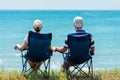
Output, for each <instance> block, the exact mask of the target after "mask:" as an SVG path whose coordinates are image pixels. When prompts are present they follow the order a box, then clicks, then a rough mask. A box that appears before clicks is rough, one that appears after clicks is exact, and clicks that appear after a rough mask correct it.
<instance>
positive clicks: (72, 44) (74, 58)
mask: <svg viewBox="0 0 120 80" xmlns="http://www.w3.org/2000/svg"><path fill="white" fill-rule="evenodd" d="M63 57H64V56H63ZM66 58H67V60H65V58H64V61H65V62H66V63H67V64H66V66H67V69H66V74H67V79H68V80H72V79H73V78H75V76H77V74H78V73H79V74H80V75H82V76H87V77H90V80H92V79H93V64H92V56H91V55H90V35H89V34H85V35H68V52H67V53H66ZM71 66H73V67H74V69H73V70H72V71H71V69H70V67H71ZM84 67H86V68H87V69H88V70H87V71H84V70H83V68H84ZM76 70H77V72H76ZM72 74H73V75H72ZM81 80H85V79H82V78H81Z"/></svg>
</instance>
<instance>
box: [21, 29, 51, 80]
mask: <svg viewBox="0 0 120 80" xmlns="http://www.w3.org/2000/svg"><path fill="white" fill-rule="evenodd" d="M51 40H52V33H48V34H38V33H34V32H32V31H29V35H28V48H27V49H26V54H25V55H24V53H23V52H25V50H23V51H21V56H22V65H23V69H22V74H23V75H24V76H25V77H26V79H28V78H29V76H30V75H31V73H38V72H39V74H41V75H42V77H43V79H39V80H44V79H47V80H49V73H50V58H51V56H52V51H50V50H49V47H50V45H51ZM29 61H32V62H34V63H36V64H35V65H34V66H32V67H30V66H28V62H29ZM37 63H41V65H43V66H44V67H43V68H42V69H41V68H38V67H37ZM33 77H34V80H37V79H36V78H35V75H34V76H33ZM32 80H33V79H32Z"/></svg>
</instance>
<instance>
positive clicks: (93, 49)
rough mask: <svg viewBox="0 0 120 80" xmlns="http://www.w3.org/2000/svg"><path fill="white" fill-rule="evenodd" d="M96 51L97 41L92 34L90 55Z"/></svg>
mask: <svg viewBox="0 0 120 80" xmlns="http://www.w3.org/2000/svg"><path fill="white" fill-rule="evenodd" d="M94 52H95V42H94V39H93V37H92V35H91V36H90V55H94Z"/></svg>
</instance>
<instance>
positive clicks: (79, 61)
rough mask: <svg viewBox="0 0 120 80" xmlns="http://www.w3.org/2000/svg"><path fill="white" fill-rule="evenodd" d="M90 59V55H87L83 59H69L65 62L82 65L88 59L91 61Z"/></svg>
mask: <svg viewBox="0 0 120 80" xmlns="http://www.w3.org/2000/svg"><path fill="white" fill-rule="evenodd" d="M91 58H92V57H91V56H90V55H87V56H85V57H69V58H68V59H67V60H68V61H69V62H71V63H74V64H82V63H84V62H85V61H88V60H89V59H91Z"/></svg>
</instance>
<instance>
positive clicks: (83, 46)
mask: <svg viewBox="0 0 120 80" xmlns="http://www.w3.org/2000/svg"><path fill="white" fill-rule="evenodd" d="M68 48H69V59H70V60H71V61H73V62H74V63H83V62H85V61H86V60H89V59H90V58H91V56H90V55H89V50H90V35H89V34H84V35H81V34H80V35H78V34H77V35H76V34H75V35H68Z"/></svg>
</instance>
